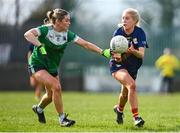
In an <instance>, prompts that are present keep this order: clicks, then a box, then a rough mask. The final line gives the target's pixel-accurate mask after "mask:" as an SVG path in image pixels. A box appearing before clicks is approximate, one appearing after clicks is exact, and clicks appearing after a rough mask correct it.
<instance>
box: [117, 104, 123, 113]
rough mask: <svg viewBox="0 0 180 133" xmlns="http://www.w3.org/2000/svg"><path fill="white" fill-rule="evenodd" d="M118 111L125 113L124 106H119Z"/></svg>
mask: <svg viewBox="0 0 180 133" xmlns="http://www.w3.org/2000/svg"><path fill="white" fill-rule="evenodd" d="M117 109H118V111H119V112H121V113H123V110H124V106H121V105H119V106H118V108H117Z"/></svg>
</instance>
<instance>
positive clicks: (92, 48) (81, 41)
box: [75, 38, 110, 58]
mask: <svg viewBox="0 0 180 133" xmlns="http://www.w3.org/2000/svg"><path fill="white" fill-rule="evenodd" d="M75 43H76V44H78V45H80V46H81V47H83V48H85V49H87V50H89V51H92V52H96V53H98V54H100V55H102V56H105V57H106V58H109V57H108V56H110V50H109V55H108V54H107V53H108V51H107V50H102V49H101V48H99V47H98V46H96V45H95V44H93V43H91V42H88V41H86V40H84V39H82V38H78V40H77V41H76V42H75Z"/></svg>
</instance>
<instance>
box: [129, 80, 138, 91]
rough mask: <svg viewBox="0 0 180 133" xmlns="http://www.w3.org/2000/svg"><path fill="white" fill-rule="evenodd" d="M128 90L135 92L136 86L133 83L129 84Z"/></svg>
mask: <svg viewBox="0 0 180 133" xmlns="http://www.w3.org/2000/svg"><path fill="white" fill-rule="evenodd" d="M129 89H130V91H136V84H135V82H131V83H130V84H129Z"/></svg>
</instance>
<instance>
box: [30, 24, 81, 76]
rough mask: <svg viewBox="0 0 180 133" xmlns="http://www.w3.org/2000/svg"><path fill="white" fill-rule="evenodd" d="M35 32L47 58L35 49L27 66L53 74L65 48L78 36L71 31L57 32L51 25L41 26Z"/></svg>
mask: <svg viewBox="0 0 180 133" xmlns="http://www.w3.org/2000/svg"><path fill="white" fill-rule="evenodd" d="M36 30H37V32H38V40H39V41H40V42H41V44H42V45H43V46H44V47H45V49H46V52H47V56H43V55H42V54H41V53H40V52H39V50H38V48H37V47H35V48H34V50H33V53H32V55H31V58H30V59H29V65H31V66H36V67H40V68H45V69H46V70H47V71H48V72H49V73H55V72H57V69H58V66H59V63H60V61H61V58H62V56H63V54H64V50H65V48H66V46H67V45H68V44H69V43H70V42H74V41H76V40H77V39H78V36H77V35H76V34H75V33H73V32H71V31H66V32H57V31H55V30H54V29H53V27H52V26H51V25H43V26H40V27H37V28H36Z"/></svg>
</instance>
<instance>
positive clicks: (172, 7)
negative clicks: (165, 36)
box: [156, 0, 180, 29]
mask: <svg viewBox="0 0 180 133" xmlns="http://www.w3.org/2000/svg"><path fill="white" fill-rule="evenodd" d="M156 1H157V3H158V4H159V5H160V6H161V9H162V13H161V20H160V21H161V27H162V28H163V29H170V28H173V27H174V23H173V22H174V19H175V18H176V16H175V14H176V9H179V8H180V1H179V0H156Z"/></svg>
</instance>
